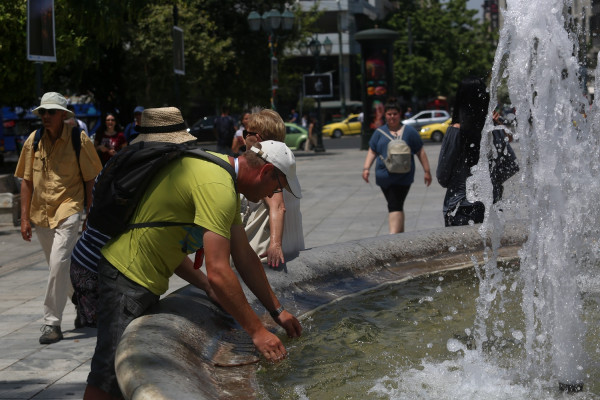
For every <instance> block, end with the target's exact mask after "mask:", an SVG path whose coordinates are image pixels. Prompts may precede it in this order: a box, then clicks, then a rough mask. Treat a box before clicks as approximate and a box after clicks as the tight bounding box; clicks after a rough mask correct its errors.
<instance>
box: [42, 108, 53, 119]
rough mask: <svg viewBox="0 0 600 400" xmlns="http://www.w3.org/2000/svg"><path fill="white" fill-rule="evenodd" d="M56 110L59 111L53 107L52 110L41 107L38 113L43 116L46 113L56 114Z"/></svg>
mask: <svg viewBox="0 0 600 400" xmlns="http://www.w3.org/2000/svg"><path fill="white" fill-rule="evenodd" d="M56 111H57V110H55V109H53V108H52V109H50V110H46V109H45V108H40V109H39V110H38V114H39V115H41V116H42V117H43V116H44V115H46V113H48V115H54V114H56Z"/></svg>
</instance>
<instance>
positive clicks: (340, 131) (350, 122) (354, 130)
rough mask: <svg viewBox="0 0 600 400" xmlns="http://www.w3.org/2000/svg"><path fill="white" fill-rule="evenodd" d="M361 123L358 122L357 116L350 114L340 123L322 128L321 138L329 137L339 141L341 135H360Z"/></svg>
mask: <svg viewBox="0 0 600 400" xmlns="http://www.w3.org/2000/svg"><path fill="white" fill-rule="evenodd" d="M361 125H362V123H361V122H360V121H359V120H358V114H350V115H348V117H347V118H346V119H345V120H343V121H341V122H334V123H331V124H327V125H325V126H323V129H321V133H322V134H323V136H331V137H332V138H335V139H339V138H341V137H342V136H343V135H360V132H361Z"/></svg>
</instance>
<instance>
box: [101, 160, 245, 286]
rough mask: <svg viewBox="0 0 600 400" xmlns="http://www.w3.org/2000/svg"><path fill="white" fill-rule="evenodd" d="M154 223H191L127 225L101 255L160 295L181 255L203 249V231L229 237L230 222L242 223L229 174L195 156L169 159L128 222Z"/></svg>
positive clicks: (234, 223)
mask: <svg viewBox="0 0 600 400" xmlns="http://www.w3.org/2000/svg"><path fill="white" fill-rule="evenodd" d="M217 155H218V156H220V157H221V158H223V159H224V160H227V156H225V155H222V154H217ZM156 221H173V222H190V225H189V226H187V225H186V226H173V227H160V228H136V229H130V230H128V231H126V232H125V233H123V234H121V235H119V236H117V237H116V238H114V239H113V240H111V241H109V242H108V243H107V244H106V246H105V247H104V248H103V249H102V254H103V255H104V257H106V259H107V260H108V261H109V262H110V263H111V264H112V265H114V266H115V268H117V269H118V270H119V271H121V272H122V273H123V274H124V275H125V276H126V277H127V278H129V279H131V280H132V281H134V282H136V283H138V284H140V285H142V286H144V287H145V288H147V289H148V290H150V291H151V292H152V293H154V294H157V295H161V294H163V293H164V292H166V290H167V289H168V286H169V278H170V277H171V276H172V275H173V272H174V271H175V269H177V267H178V266H179V264H180V263H181V261H182V260H183V258H184V257H185V256H186V255H187V254H191V253H193V252H195V251H196V250H197V249H199V248H200V247H203V244H202V235H203V234H204V231H205V230H209V231H211V232H214V233H217V234H219V235H221V236H223V237H225V238H227V239H230V238H231V226H232V225H238V224H241V223H242V221H241V217H240V199H239V196H238V194H237V193H236V192H235V188H234V185H233V181H232V179H231V175H229V173H228V172H227V171H226V170H225V169H223V168H222V167H220V166H218V165H216V164H214V163H212V162H210V161H205V160H202V159H198V158H194V157H183V158H180V159H178V160H175V161H173V162H172V163H170V164H169V165H167V166H166V167H165V168H163V169H162V170H161V171H160V172H159V173H158V174H157V176H156V178H155V179H154V180H153V181H152V182H151V183H150V185H149V186H148V188H147V190H146V192H145V193H144V195H143V196H142V200H141V201H140V203H139V205H138V208H137V209H136V211H135V213H134V215H133V217H132V221H131V222H132V223H141V222H156Z"/></svg>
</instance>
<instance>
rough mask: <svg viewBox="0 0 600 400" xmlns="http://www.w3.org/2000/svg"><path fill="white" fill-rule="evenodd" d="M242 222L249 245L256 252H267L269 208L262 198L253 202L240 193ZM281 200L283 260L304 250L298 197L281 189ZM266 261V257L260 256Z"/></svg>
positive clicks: (269, 231)
mask: <svg viewBox="0 0 600 400" xmlns="http://www.w3.org/2000/svg"><path fill="white" fill-rule="evenodd" d="M241 199H242V205H241V213H242V223H243V224H244V225H245V229H246V235H247V236H248V241H249V242H250V246H251V247H252V249H254V251H255V252H256V254H258V255H261V254H264V253H266V252H267V249H268V248H269V244H270V242H271V238H270V235H271V229H270V227H269V209H268V208H267V206H266V204H265V202H264V200H261V201H260V202H258V203H253V202H251V201H249V200H248V199H246V198H245V197H244V196H243V195H241ZM283 202H284V204H285V214H284V218H283V237H282V239H281V249H282V251H283V256H284V257H285V261H286V262H287V261H289V260H291V259H292V258H295V257H297V256H298V254H299V252H300V250H304V232H303V230H302V213H301V212H300V199H297V198H296V197H294V195H292V194H291V193H289V192H288V191H287V190H284V191H283ZM261 261H262V262H266V261H267V258H266V257H263V258H261Z"/></svg>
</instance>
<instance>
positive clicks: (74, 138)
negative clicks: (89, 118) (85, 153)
mask: <svg viewBox="0 0 600 400" xmlns="http://www.w3.org/2000/svg"><path fill="white" fill-rule="evenodd" d="M82 130H83V129H81V128H80V127H79V124H78V125H75V126H74V127H73V129H71V144H72V145H73V150H75V155H76V156H77V162H79V154H81V131H82Z"/></svg>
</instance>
